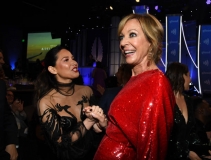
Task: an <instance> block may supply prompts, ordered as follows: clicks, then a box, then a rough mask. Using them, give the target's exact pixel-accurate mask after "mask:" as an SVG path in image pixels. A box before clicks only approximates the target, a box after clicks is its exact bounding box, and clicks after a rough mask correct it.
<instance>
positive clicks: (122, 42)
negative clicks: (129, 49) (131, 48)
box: [119, 37, 129, 50]
mask: <svg viewBox="0 0 211 160" xmlns="http://www.w3.org/2000/svg"><path fill="white" fill-rule="evenodd" d="M128 44H129V42H128V40H127V38H125V37H124V38H122V39H121V40H120V43H119V46H120V49H122V50H123V49H124V48H125V47H126V46H127V45H128Z"/></svg>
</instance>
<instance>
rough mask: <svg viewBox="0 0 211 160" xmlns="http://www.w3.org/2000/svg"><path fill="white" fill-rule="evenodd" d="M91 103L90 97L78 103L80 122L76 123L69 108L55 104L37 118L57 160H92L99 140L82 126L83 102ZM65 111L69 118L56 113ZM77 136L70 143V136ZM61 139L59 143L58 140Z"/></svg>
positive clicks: (93, 133) (92, 132)
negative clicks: (45, 119) (45, 118)
mask: <svg viewBox="0 0 211 160" xmlns="http://www.w3.org/2000/svg"><path fill="white" fill-rule="evenodd" d="M85 101H92V102H90V104H93V103H95V102H96V101H95V99H94V98H93V97H92V98H91V99H90V100H88V99H87V98H86V97H82V100H81V101H79V102H78V104H77V105H78V106H79V107H81V120H82V121H78V122H77V119H76V117H75V116H74V115H73V114H72V113H71V112H69V111H68V108H69V107H70V106H67V105H65V106H61V105H59V104H57V105H56V106H55V107H54V109H52V108H49V109H47V110H45V112H44V114H43V115H41V116H39V119H40V122H41V127H42V131H43V135H44V139H45V142H46V143H47V144H48V146H50V148H51V149H52V151H53V153H55V154H56V156H57V158H58V160H92V159H93V156H94V153H95V151H96V149H97V146H98V145H99V141H100V138H101V137H99V135H98V134H97V133H95V132H94V131H93V129H90V130H87V129H86V128H85V126H84V124H83V120H84V119H85V116H84V115H83V112H82V109H83V102H85ZM61 111H65V112H67V113H68V114H69V115H70V116H62V117H61V116H60V115H59V114H57V112H61ZM44 117H48V118H47V121H45V122H43V118H44ZM73 133H74V134H77V137H78V139H77V140H76V141H72V134H73ZM59 138H61V142H58V139H59Z"/></svg>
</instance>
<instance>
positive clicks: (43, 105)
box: [37, 95, 51, 113]
mask: <svg viewBox="0 0 211 160" xmlns="http://www.w3.org/2000/svg"><path fill="white" fill-rule="evenodd" d="M49 102H50V100H49V96H48V95H46V96H44V97H42V98H41V99H40V100H39V101H38V103H37V107H38V110H39V112H40V113H43V112H44V111H45V110H46V109H47V108H49V106H51V105H50V104H49Z"/></svg>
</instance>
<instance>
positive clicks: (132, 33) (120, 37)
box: [119, 32, 137, 41]
mask: <svg viewBox="0 0 211 160" xmlns="http://www.w3.org/2000/svg"><path fill="white" fill-rule="evenodd" d="M136 36H137V34H136V33H134V32H131V33H130V34H129V37H130V38H131V37H136ZM123 38H124V36H119V41H121V40H122V39H123Z"/></svg>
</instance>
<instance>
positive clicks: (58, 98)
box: [35, 46, 107, 160]
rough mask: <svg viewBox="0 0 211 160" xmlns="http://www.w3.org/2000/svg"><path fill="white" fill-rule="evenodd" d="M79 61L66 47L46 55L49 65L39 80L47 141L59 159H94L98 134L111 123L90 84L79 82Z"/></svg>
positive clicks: (38, 103) (38, 95) (37, 98)
mask: <svg viewBox="0 0 211 160" xmlns="http://www.w3.org/2000/svg"><path fill="white" fill-rule="evenodd" d="M78 76H79V71H78V63H77V62H76V61H75V60H74V57H73V55H72V53H71V52H70V51H69V50H67V49H66V48H65V47H62V46H56V47H53V48H52V49H50V50H49V51H48V52H47V54H46V56H45V69H44V70H43V72H42V73H41V74H40V75H39V76H38V78H37V81H36V83H35V90H36V95H35V104H36V106H37V111H38V116H39V120H40V124H41V128H42V131H43V135H44V139H45V142H46V143H47V144H48V145H49V147H51V149H52V151H53V153H55V154H56V155H55V157H57V158H58V160H70V159H71V160H92V159H93V155H94V153H95V150H96V148H97V147H98V144H99V142H98V141H97V140H98V138H96V136H97V134H98V133H100V132H102V130H103V129H104V128H105V127H106V126H107V119H106V117H105V115H104V113H103V110H102V109H101V108H100V107H99V106H96V105H94V104H96V101H95V97H94V96H93V92H92V89H91V88H90V87H89V86H84V85H77V84H74V83H73V79H75V78H77V77H78Z"/></svg>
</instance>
